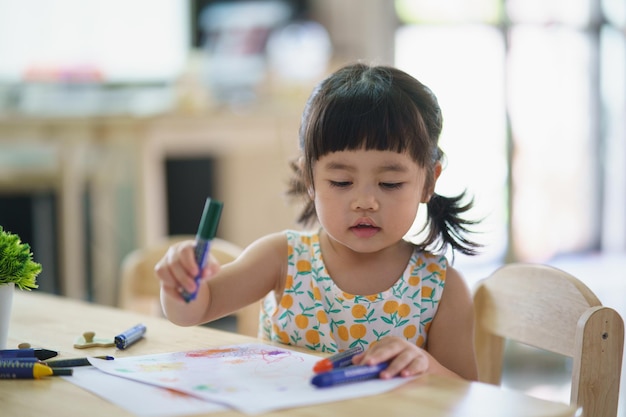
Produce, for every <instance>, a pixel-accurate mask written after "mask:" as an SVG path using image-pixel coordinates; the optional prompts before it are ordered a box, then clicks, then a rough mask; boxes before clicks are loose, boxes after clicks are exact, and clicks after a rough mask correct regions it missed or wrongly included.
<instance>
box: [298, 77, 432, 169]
mask: <svg viewBox="0 0 626 417" xmlns="http://www.w3.org/2000/svg"><path fill="white" fill-rule="evenodd" d="M407 103H412V102H411V101H408V100H407V98H406V97H403V94H402V93H400V92H398V91H393V89H385V90H383V89H380V88H378V89H371V88H370V89H367V90H366V89H361V90H360V91H359V92H358V93H353V94H351V95H349V96H346V95H343V94H337V95H336V96H335V100H332V102H329V103H328V104H327V105H326V107H325V108H324V111H323V112H321V113H320V114H319V116H318V118H317V120H316V123H315V127H314V128H313V129H314V131H313V132H311V133H313V135H312V136H311V139H313V140H312V141H311V142H310V143H309V144H310V145H311V148H310V149H309V151H310V153H309V155H310V156H311V158H312V159H313V160H317V159H319V158H320V157H322V156H324V155H326V154H328V153H332V152H338V151H345V150H358V149H365V150H378V151H392V152H398V153H404V152H408V153H409V155H410V156H411V157H412V158H413V159H414V160H415V161H416V162H418V163H419V164H421V165H424V164H425V163H426V162H427V161H426V159H427V157H425V155H424V154H425V153H426V154H428V153H429V152H428V151H427V150H428V149H429V141H428V132H427V130H426V128H425V125H424V121H423V120H422V118H421V116H420V113H419V111H418V110H417V109H416V108H415V107H414V106H412V105H411V104H409V105H407ZM425 151H426V152H425Z"/></svg>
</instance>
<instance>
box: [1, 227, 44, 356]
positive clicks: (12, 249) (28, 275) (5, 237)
mask: <svg viewBox="0 0 626 417" xmlns="http://www.w3.org/2000/svg"><path fill="white" fill-rule="evenodd" d="M40 272H41V264H39V263H37V262H35V261H33V254H32V252H31V250H30V245H28V244H27V243H22V241H21V240H20V237H19V236H18V235H15V234H13V233H10V232H7V231H5V230H4V229H3V228H2V226H0V349H5V348H6V343H7V337H8V334H9V321H10V318H11V305H12V304H13V291H14V289H15V287H17V288H19V289H21V290H28V291H30V290H31V289H33V288H37V275H39V273H40Z"/></svg>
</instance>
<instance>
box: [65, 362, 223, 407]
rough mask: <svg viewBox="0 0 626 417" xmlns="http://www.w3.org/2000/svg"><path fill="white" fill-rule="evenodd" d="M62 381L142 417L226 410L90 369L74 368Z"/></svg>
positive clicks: (181, 394) (203, 401)
mask: <svg viewBox="0 0 626 417" xmlns="http://www.w3.org/2000/svg"><path fill="white" fill-rule="evenodd" d="M62 378H64V379H65V380H67V381H68V382H71V383H73V384H75V385H78V386H79V387H81V388H83V389H86V390H87V391H90V392H92V393H94V394H95V395H97V396H99V397H102V398H104V399H105V400H107V401H109V402H111V403H113V404H115V405H117V406H119V407H121V408H124V409H125V410H127V411H128V412H130V413H133V414H135V415H137V416H141V417H177V416H184V415H188V414H202V413H213V412H216V411H224V410H226V409H227V407H225V406H223V405H219V404H217V403H212V402H208V401H206V400H201V399H199V398H195V397H192V396H190V395H186V394H183V393H179V392H174V391H171V390H168V389H167V388H160V387H157V386H154V385H149V384H144V383H142V382H137V381H133V380H132V379H126V378H119V377H117V376H115V375H111V374H107V373H105V372H102V371H100V370H99V369H98V368H94V367H93V366H85V367H78V368H74V373H73V375H72V376H67V377H62Z"/></svg>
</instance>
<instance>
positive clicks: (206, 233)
mask: <svg viewBox="0 0 626 417" xmlns="http://www.w3.org/2000/svg"><path fill="white" fill-rule="evenodd" d="M223 206H224V204H223V203H222V202H220V201H217V200H211V198H209V197H207V199H206V202H205V203H204V210H203V211H202V218H201V219H200V226H198V233H196V262H197V263H198V267H199V268H200V272H198V275H197V276H196V278H195V280H196V289H195V290H194V291H193V292H191V293H189V292H187V291H185V290H183V291H182V293H181V295H182V296H183V298H184V299H185V301H186V302H190V301H193V300H195V299H196V295H198V288H199V285H200V278H201V276H202V270H203V269H204V267H205V266H206V262H207V260H208V258H209V256H208V255H209V250H210V249H211V240H213V238H214V237H215V234H216V232H217V225H218V224H219V222H220V216H221V215H222V207H223Z"/></svg>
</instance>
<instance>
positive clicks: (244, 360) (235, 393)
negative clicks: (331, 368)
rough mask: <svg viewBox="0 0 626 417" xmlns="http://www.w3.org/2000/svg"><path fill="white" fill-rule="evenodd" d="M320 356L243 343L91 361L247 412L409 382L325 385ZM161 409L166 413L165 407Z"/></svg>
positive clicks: (109, 370)
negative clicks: (318, 370)
mask: <svg viewBox="0 0 626 417" xmlns="http://www.w3.org/2000/svg"><path fill="white" fill-rule="evenodd" d="M319 359H320V358H319V357H318V356H314V355H309V354H305V353H300V352H296V351H292V350H288V349H283V348H280V347H276V346H270V345H264V344H242V345H230V346H222V347H218V348H209V349H203V350H196V351H189V352H175V353H165V354H157V355H146V356H137V357H127V358H121V359H116V360H113V361H107V360H99V359H90V360H91V362H92V364H93V365H94V366H96V367H97V368H98V369H100V370H101V371H103V372H106V373H108V374H110V375H115V376H118V377H123V378H128V379H132V380H134V381H140V382H143V383H146V384H151V385H154V386H159V387H164V388H169V389H173V390H176V391H179V392H183V393H188V394H189V395H192V396H195V397H197V398H202V399H204V400H207V401H210V402H213V403H218V404H225V405H228V406H230V407H232V408H235V409H237V410H239V411H241V412H244V413H247V414H257V413H263V412H268V411H271V410H275V409H282V408H290V407H298V406H304V405H309V404H319V403H325V402H331V401H339V400H344V399H349V398H356V397H363V396H367V395H374V394H379V393H383V392H387V391H389V390H391V389H393V388H395V387H398V386H400V385H402V384H404V383H406V382H407V381H409V380H410V379H407V378H393V379H391V380H380V379H374V380H370V381H364V382H358V383H353V384H345V385H340V386H335V387H331V388H321V389H320V388H316V387H315V386H313V385H311V383H310V381H311V378H312V377H313V371H312V368H313V365H314V364H315V362H317V361H318V360H319ZM77 384H78V385H81V382H80V381H77ZM124 393H125V395H127V396H129V397H132V398H134V399H135V401H137V400H138V395H139V394H138V393H136V392H133V390H126V391H124V392H121V393H119V395H120V396H121V395H122V394H124ZM142 395H145V396H146V398H145V399H143V400H141V401H138V402H141V403H147V402H150V401H152V400H151V399H150V396H153V395H154V396H155V394H151V393H149V392H142ZM114 402H115V401H114ZM162 410H163V412H165V411H166V409H165V406H163V407H162ZM172 411H175V410H172ZM142 415H145V414H142Z"/></svg>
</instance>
